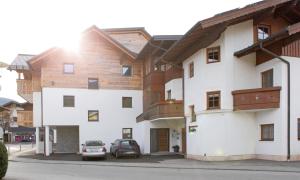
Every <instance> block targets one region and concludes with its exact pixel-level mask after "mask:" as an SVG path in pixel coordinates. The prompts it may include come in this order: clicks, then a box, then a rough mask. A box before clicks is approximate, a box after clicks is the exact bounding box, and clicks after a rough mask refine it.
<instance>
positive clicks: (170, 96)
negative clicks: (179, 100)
mask: <svg viewBox="0 0 300 180" xmlns="http://www.w3.org/2000/svg"><path fill="white" fill-rule="evenodd" d="M171 99H172V91H171V90H168V91H167V100H171Z"/></svg>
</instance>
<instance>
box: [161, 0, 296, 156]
mask: <svg viewBox="0 0 300 180" xmlns="http://www.w3.org/2000/svg"><path fill="white" fill-rule="evenodd" d="M299 9H300V4H299V3H298V1H290V0H265V1H261V2H258V3H255V4H251V5H248V6H246V7H244V8H241V9H235V10H232V11H228V12H224V13H220V14H218V15H215V16H214V17H212V18H209V19H205V20H202V21H200V22H198V23H197V24H196V25H195V26H194V27H193V28H191V29H190V30H189V31H188V32H187V33H186V34H185V35H184V36H183V38H181V39H180V40H179V41H178V42H176V44H175V45H174V46H172V47H171V48H170V49H169V50H168V51H167V52H166V53H165V54H164V55H163V56H162V57H161V59H162V60H164V61H165V62H169V63H174V64H182V66H183V69H184V112H185V117H186V126H187V128H188V133H187V158H191V159H199V160H236V159H253V158H257V159H268V160H281V161H284V160H300V148H299V147H300V141H299V139H300V133H299V132H300V130H299V128H300V122H299V121H300V120H299V116H300V114H299V111H298V109H299V103H298V101H297V97H298V96H297V92H299V90H300V89H299V82H298V80H297V78H298V77H299V74H298V72H299V68H300V56H299V55H300V54H299V52H300V46H299V30H300V23H299V22H300V11H299ZM288 67H290V69H289V68H288ZM289 75H290V76H289ZM289 82H290V85H289ZM289 100H290V101H289Z"/></svg>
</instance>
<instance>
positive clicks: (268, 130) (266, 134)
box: [260, 124, 274, 141]
mask: <svg viewBox="0 0 300 180" xmlns="http://www.w3.org/2000/svg"><path fill="white" fill-rule="evenodd" d="M260 129H261V141H274V124H263V125H260Z"/></svg>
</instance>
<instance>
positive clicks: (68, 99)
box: [63, 96, 75, 107]
mask: <svg viewBox="0 0 300 180" xmlns="http://www.w3.org/2000/svg"><path fill="white" fill-rule="evenodd" d="M74 99H75V98H74V96H64V102H63V103H64V107H74V106H75V105H74V104H75V103H74V102H75V100H74Z"/></svg>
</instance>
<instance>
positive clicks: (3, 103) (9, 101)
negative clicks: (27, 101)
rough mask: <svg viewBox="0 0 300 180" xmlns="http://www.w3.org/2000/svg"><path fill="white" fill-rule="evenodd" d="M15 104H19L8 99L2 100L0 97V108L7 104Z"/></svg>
mask: <svg viewBox="0 0 300 180" xmlns="http://www.w3.org/2000/svg"><path fill="white" fill-rule="evenodd" d="M11 103H15V104H20V103H18V102H17V101H15V100H12V99H9V98H4V97H0V106H7V105H8V104H11Z"/></svg>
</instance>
